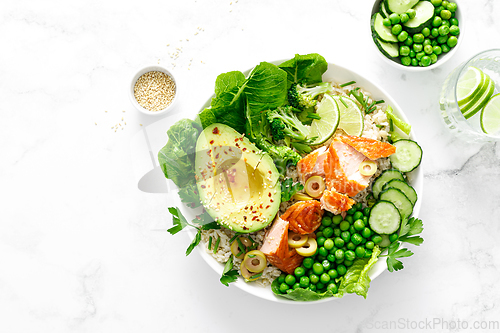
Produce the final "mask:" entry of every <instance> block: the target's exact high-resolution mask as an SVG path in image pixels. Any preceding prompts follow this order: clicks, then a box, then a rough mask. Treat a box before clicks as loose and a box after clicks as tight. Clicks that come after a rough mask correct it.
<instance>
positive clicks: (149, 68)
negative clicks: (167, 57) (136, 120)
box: [128, 65, 179, 116]
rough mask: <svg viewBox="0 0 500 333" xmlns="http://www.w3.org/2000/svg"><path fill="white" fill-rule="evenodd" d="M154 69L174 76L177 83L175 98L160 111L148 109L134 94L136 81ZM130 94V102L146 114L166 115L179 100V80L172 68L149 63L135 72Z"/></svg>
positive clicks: (130, 85) (173, 78) (131, 81)
mask: <svg viewBox="0 0 500 333" xmlns="http://www.w3.org/2000/svg"><path fill="white" fill-rule="evenodd" d="M153 71H158V72H162V73H165V74H167V75H168V76H170V77H171V78H172V80H173V81H174V83H175V94H174V98H173V100H172V102H171V103H170V104H169V105H168V106H167V107H166V108H164V109H162V110H159V111H151V110H148V109H146V108H145V107H143V106H142V105H140V104H139V103H138V102H137V100H136V99H135V96H134V86H135V83H136V82H137V80H138V79H139V78H140V77H141V76H142V75H143V74H146V73H148V72H153ZM128 95H129V99H130V102H131V103H132V105H133V106H134V107H135V108H136V109H137V110H138V111H139V112H141V113H143V114H146V115H149V116H161V115H164V114H166V113H168V112H170V111H172V109H173V108H174V106H175V104H176V102H177V100H178V95H179V84H178V81H177V79H176V78H175V75H174V73H173V72H172V70H170V69H167V68H165V67H163V66H160V65H149V66H145V67H141V68H139V69H138V70H136V71H135V74H134V75H133V76H132V78H131V80H130V84H129V93H128Z"/></svg>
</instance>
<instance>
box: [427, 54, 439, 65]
mask: <svg viewBox="0 0 500 333" xmlns="http://www.w3.org/2000/svg"><path fill="white" fill-rule="evenodd" d="M429 57H430V58H431V64H435V63H436V62H437V61H438V56H437V55H436V54H435V53H431V55H430V56H429Z"/></svg>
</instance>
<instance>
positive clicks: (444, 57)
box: [370, 0, 465, 72]
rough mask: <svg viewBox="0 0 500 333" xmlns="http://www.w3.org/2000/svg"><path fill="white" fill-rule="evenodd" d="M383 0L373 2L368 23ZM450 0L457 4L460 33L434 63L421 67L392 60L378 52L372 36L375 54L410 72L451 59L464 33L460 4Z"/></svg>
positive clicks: (438, 64)
mask: <svg viewBox="0 0 500 333" xmlns="http://www.w3.org/2000/svg"><path fill="white" fill-rule="evenodd" d="M382 1H383V0H375V3H374V4H373V7H372V12H371V15H370V24H371V18H372V16H373V14H375V13H376V12H378V11H379V8H380V3H381V2H382ZM451 1H452V2H455V3H456V4H457V6H458V8H457V11H456V12H455V17H456V19H457V20H458V24H459V28H460V34H459V35H458V43H457V45H455V47H453V48H452V49H451V50H450V51H449V52H448V53H446V54H445V53H442V54H441V55H439V56H438V60H437V61H436V63H434V64H432V65H430V66H427V67H422V66H405V65H403V64H401V62H400V61H399V58H397V59H395V60H393V59H390V58H388V57H386V56H385V55H383V54H382V52H380V50H379V49H378V47H377V45H375V42H374V41H373V39H372V38H370V39H372V41H371V42H372V43H371V44H372V46H373V47H374V48H375V50H376V52H377V54H378V55H379V56H380V57H381V58H382V60H383V61H384V62H385V63H388V64H389V65H390V66H392V67H394V68H397V69H403V70H407V71H410V72H423V71H428V70H430V69H434V68H437V67H439V66H441V65H442V64H444V63H445V62H447V61H448V60H450V59H451V57H453V55H454V54H455V52H456V51H457V49H458V48H459V47H460V44H461V43H462V39H463V38H464V37H463V34H464V31H465V30H464V26H465V25H464V16H463V15H462V5H460V1H459V0H451ZM371 33H372V31H371V26H370V34H371Z"/></svg>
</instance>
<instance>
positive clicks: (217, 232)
mask: <svg viewBox="0 0 500 333" xmlns="http://www.w3.org/2000/svg"><path fill="white" fill-rule="evenodd" d="M330 83H331V84H332V86H333V89H334V91H333V92H332V95H341V96H345V97H349V92H350V91H351V90H353V89H354V88H355V86H354V85H349V86H346V87H340V84H338V83H336V82H330ZM360 91H361V92H362V93H363V95H365V96H368V97H369V99H368V104H370V103H372V101H373V100H372V98H371V94H370V93H369V92H367V91H365V90H364V89H363V88H361V87H360ZM349 98H351V97H349ZM351 99H352V100H353V101H354V102H356V104H357V105H358V106H359V107H360V108H361V105H360V104H359V102H358V101H357V100H356V99H354V98H351ZM386 107H387V105H386V104H385V103H381V104H377V105H376V109H375V110H374V111H373V112H372V113H370V114H366V115H365V116H364V128H363V134H362V135H361V136H362V137H365V138H370V139H374V140H379V141H384V142H387V139H388V135H389V122H388V120H387V116H386V114H385V109H386ZM341 134H345V133H344V131H342V130H341V129H337V130H336V131H335V133H334V135H332V137H331V139H329V140H327V141H326V142H325V143H323V144H322V145H321V146H328V145H329V144H330V143H331V141H332V140H333V138H334V137H335V136H337V135H341ZM321 146H316V147H313V150H314V149H317V148H319V147H321ZM377 162H378V169H377V172H376V173H375V175H374V176H373V178H372V179H375V178H376V177H378V176H379V175H380V174H381V173H382V172H383V171H384V170H387V169H390V167H391V164H390V162H389V159H388V158H380V159H378V160H377ZM286 178H291V179H293V182H294V183H298V182H299V175H298V173H297V169H296V167H295V166H290V167H288V169H287V171H286ZM301 192H304V191H301ZM369 193H370V186H368V187H367V188H365V189H364V190H363V191H361V192H360V193H358V194H357V195H356V196H355V197H354V198H353V199H354V200H355V201H356V202H361V203H362V204H363V205H366V201H367V196H368V194H369ZM296 202H297V201H296V200H295V199H293V198H292V199H291V200H290V201H286V202H282V203H281V205H280V209H279V214H280V215H281V214H283V213H284V212H285V211H286V210H287V209H288V207H290V206H291V205H293V204H294V203H296ZM266 231H267V228H266V229H263V230H260V231H258V232H254V233H250V234H249V235H250V236H251V237H252V239H253V240H254V241H256V242H257V243H259V248H260V245H262V242H263V239H264V236H265V233H266ZM234 235H235V232H234V231H232V230H229V229H227V228H224V227H222V228H221V229H211V230H204V231H202V236H201V240H202V242H203V243H204V247H205V250H206V251H207V253H208V254H210V255H211V256H212V257H214V258H215V259H216V260H217V261H218V262H220V263H222V264H224V263H225V262H227V261H228V259H229V257H230V256H231V244H229V240H230V239H231V238H232V237H233V236H234ZM210 237H212V250H209V249H208V243H209V238H210ZM218 237H220V243H219V248H218V250H217V252H216V253H214V252H213V246H214V245H215V242H216V240H217V238H218ZM240 265H241V260H240V259H236V258H234V268H235V269H238V273H240ZM280 275H281V270H280V269H278V268H277V267H275V266H273V265H271V264H268V266H267V267H266V268H265V269H264V272H263V273H262V277H261V278H260V279H258V280H256V281H254V282H251V283H254V284H255V285H258V286H261V287H266V286H269V285H270V284H271V283H272V282H273V280H274V279H275V278H277V277H278V276H280Z"/></svg>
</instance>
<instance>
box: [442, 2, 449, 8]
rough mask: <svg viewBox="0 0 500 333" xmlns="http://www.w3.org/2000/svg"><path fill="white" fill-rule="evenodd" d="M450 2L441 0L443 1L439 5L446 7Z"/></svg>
mask: <svg viewBox="0 0 500 333" xmlns="http://www.w3.org/2000/svg"><path fill="white" fill-rule="evenodd" d="M449 3H450V2H449V1H448V0H443V2H442V3H441V6H443V7H444V8H446V6H448V4H449Z"/></svg>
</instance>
